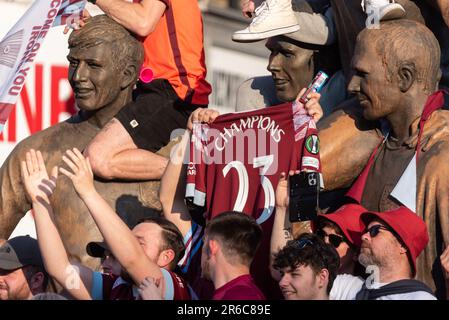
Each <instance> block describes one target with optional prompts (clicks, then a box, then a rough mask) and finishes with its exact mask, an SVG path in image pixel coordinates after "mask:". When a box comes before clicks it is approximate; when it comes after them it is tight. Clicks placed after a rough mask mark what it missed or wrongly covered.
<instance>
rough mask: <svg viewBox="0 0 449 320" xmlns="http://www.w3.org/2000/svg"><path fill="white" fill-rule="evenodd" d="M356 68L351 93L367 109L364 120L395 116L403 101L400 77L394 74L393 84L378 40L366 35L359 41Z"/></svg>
mask: <svg viewBox="0 0 449 320" xmlns="http://www.w3.org/2000/svg"><path fill="white" fill-rule="evenodd" d="M365 35H369V34H368V33H367V34H365ZM352 68H353V70H354V73H355V74H354V76H353V77H352V79H351V81H350V83H349V85H348V91H349V92H352V93H353V94H355V95H356V96H357V98H358V100H359V102H360V105H361V107H362V108H363V109H364V110H363V117H364V118H365V119H367V120H376V119H380V118H384V117H386V116H388V115H390V114H391V113H393V112H394V111H395V109H396V108H395V106H397V104H398V102H400V99H401V92H400V90H399V89H398V83H397V77H395V76H394V75H392V76H391V81H389V79H388V78H387V74H388V66H387V65H386V64H385V63H383V62H382V57H381V56H380V55H379V53H378V52H377V51H376V49H375V43H374V41H368V37H366V36H364V37H362V38H360V39H359V40H358V41H357V44H356V48H355V53H354V57H353V59H352Z"/></svg>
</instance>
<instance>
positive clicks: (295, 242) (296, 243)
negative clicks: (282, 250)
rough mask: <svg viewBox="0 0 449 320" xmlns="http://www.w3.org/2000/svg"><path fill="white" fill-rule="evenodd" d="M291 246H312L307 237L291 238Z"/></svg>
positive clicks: (300, 247)
mask: <svg viewBox="0 0 449 320" xmlns="http://www.w3.org/2000/svg"><path fill="white" fill-rule="evenodd" d="M291 246H293V247H294V248H295V249H303V248H304V247H306V246H313V242H312V241H311V240H309V239H301V240H293V243H292V244H291Z"/></svg>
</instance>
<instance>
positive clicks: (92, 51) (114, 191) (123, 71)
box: [0, 15, 168, 267]
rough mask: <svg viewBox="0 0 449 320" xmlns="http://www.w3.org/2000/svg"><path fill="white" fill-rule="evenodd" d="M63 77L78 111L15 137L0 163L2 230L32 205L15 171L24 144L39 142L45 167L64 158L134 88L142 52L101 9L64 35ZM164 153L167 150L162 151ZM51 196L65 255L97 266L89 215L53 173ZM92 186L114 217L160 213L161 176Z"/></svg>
mask: <svg viewBox="0 0 449 320" xmlns="http://www.w3.org/2000/svg"><path fill="white" fill-rule="evenodd" d="M69 48H70V53H69V55H68V56H67V58H68V60H69V62H70V66H69V75H68V77H69V81H70V85H71V87H72V89H73V91H74V93H75V99H76V103H77V105H78V107H79V108H80V111H79V113H78V114H76V115H74V116H73V117H71V118H70V119H68V120H67V121H65V122H62V123H59V124H57V125H55V126H52V127H50V128H48V129H46V130H43V131H41V132H39V133H36V134H34V135H32V136H30V137H28V138H27V139H25V140H23V141H22V142H21V143H19V144H18V145H17V146H16V148H15V149H14V150H13V151H12V152H11V154H10V155H9V157H8V158H7V160H6V161H5V163H4V164H3V166H2V167H1V169H0V188H1V197H0V238H7V237H8V236H9V234H10V233H11V231H12V230H13V228H14V227H15V225H16V224H17V222H18V221H19V219H20V218H21V217H22V216H23V215H24V214H25V213H26V212H27V211H28V210H29V209H30V208H31V203H30V202H29V200H28V199H27V198H26V196H25V190H24V187H23V184H22V182H21V178H20V160H23V159H24V158H25V153H26V151H28V150H30V149H31V148H33V149H39V150H40V151H41V152H42V154H43V157H44V160H45V163H46V165H47V166H48V169H49V170H50V169H51V168H53V166H55V165H63V162H62V159H61V158H62V155H63V153H64V152H65V150H67V149H69V148H74V147H76V148H78V149H80V150H83V149H84V148H85V147H86V146H87V144H88V143H89V142H90V141H91V139H92V138H93V137H95V135H96V134H97V133H98V132H99V131H100V129H101V128H102V127H103V126H104V125H105V124H106V123H107V122H108V121H109V120H110V119H111V118H112V117H113V116H114V115H115V114H116V113H117V112H118V111H119V110H120V109H121V108H122V107H123V106H124V105H126V104H127V103H128V102H129V101H131V99H132V90H133V87H134V84H135V82H136V80H137V77H138V73H139V70H140V66H141V63H142V60H143V48H142V46H141V44H140V42H139V41H138V40H136V39H135V38H134V37H133V36H132V35H131V34H130V33H129V32H128V31H126V29H124V28H123V27H122V26H120V25H119V24H118V23H116V22H114V21H113V20H112V19H111V18H108V17H107V16H105V15H101V16H95V17H93V18H91V19H89V20H88V22H87V23H86V24H85V26H84V27H83V28H81V29H80V30H77V31H73V32H72V34H71V35H70V38H69ZM161 152H162V153H163V154H164V155H168V151H167V150H162V151H161ZM58 179H59V180H60V181H58V187H57V189H56V190H55V193H54V196H53V206H54V211H55V214H56V217H57V218H56V219H57V221H56V224H57V225H58V229H59V231H60V233H61V235H62V237H63V239H64V242H65V245H66V247H67V249H68V251H69V253H70V255H71V256H72V257H73V258H75V259H78V260H80V261H81V262H82V263H83V264H88V265H90V266H92V267H93V266H95V265H97V264H98V262H96V261H94V259H92V260H91V259H90V258H89V257H88V256H87V254H86V252H85V247H86V244H87V243H88V242H90V241H93V240H100V239H101V235H100V234H99V232H98V230H97V227H96V226H95V223H94V222H93V220H92V219H91V217H90V214H89V213H88V212H87V208H86V207H85V206H84V204H83V202H82V201H81V200H80V199H79V198H78V196H77V194H76V192H75V190H74V189H73V186H72V183H71V182H70V181H69V180H68V179H67V178H65V177H59V178H58ZM95 187H96V188H97V190H99V192H100V193H101V194H102V196H103V197H104V198H105V199H106V200H107V201H108V203H109V204H110V205H111V206H112V207H113V208H115V210H116V211H117V212H118V214H119V215H120V217H121V218H122V219H123V220H125V221H126V222H127V223H128V224H130V225H133V224H135V223H136V222H137V220H138V219H140V218H141V217H143V216H151V215H154V214H158V213H157V212H156V211H155V210H153V209H152V208H155V209H160V203H159V201H158V198H157V192H158V188H159V182H156V181H148V182H140V183H138V182H132V181H130V182H123V181H121V182H104V181H102V180H96V181H95Z"/></svg>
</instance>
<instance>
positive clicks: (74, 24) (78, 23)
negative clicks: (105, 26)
mask: <svg viewBox="0 0 449 320" xmlns="http://www.w3.org/2000/svg"><path fill="white" fill-rule="evenodd" d="M91 17H92V16H91V15H90V13H89V11H87V10H86V9H84V10H83V14H82V17H81V19H79V20H77V19H73V20H72V19H69V20H67V25H66V26H65V28H64V31H63V32H64V34H67V32H69V31H70V29H73V30H78V29H80V28H82V27H84V25H85V24H86V21H87V20H88V19H90V18H91Z"/></svg>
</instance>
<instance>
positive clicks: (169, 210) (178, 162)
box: [159, 130, 192, 236]
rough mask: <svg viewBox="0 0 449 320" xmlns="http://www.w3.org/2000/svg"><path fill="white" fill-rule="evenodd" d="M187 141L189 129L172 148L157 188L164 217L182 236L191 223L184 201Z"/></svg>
mask: <svg viewBox="0 0 449 320" xmlns="http://www.w3.org/2000/svg"><path fill="white" fill-rule="evenodd" d="M189 141H190V131H189V130H186V131H185V133H184V135H183V136H182V139H181V141H180V142H179V143H178V144H177V145H176V146H175V147H174V149H173V152H172V156H171V158H170V161H169V162H168V165H167V168H166V169H165V172H164V175H163V176H162V179H161V186H160V189H159V199H160V201H161V204H162V211H163V213H164V216H165V218H166V219H167V220H170V221H171V222H173V223H174V224H175V225H176V226H177V227H178V229H179V230H180V231H181V233H182V235H183V236H185V235H186V234H187V232H189V230H190V228H191V225H192V221H191V217H190V214H189V212H188V209H187V207H186V205H185V203H184V194H185V184H186V179H185V176H186V165H185V161H186V150H187V146H188V144H189Z"/></svg>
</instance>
